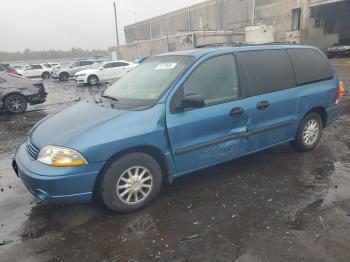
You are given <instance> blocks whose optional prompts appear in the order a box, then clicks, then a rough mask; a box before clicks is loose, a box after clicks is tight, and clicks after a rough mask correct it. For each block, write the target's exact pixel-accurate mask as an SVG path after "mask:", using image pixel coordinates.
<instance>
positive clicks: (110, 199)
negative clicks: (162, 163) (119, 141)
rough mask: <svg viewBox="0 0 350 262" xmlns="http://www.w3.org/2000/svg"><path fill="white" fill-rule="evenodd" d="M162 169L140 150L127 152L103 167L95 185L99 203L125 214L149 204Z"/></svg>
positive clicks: (154, 194)
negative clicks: (100, 201) (101, 201)
mask: <svg viewBox="0 0 350 262" xmlns="http://www.w3.org/2000/svg"><path fill="white" fill-rule="evenodd" d="M161 185H162V171H161V168H160V167H159V164H158V162H157V161H156V160H155V159H154V158H153V157H151V156H149V155H147V154H144V153H131V154H127V155H124V156H122V157H121V158H119V159H117V160H115V161H113V162H112V163H111V164H109V166H108V167H107V168H106V170H105V172H104V174H103V177H102V178H101V181H100V185H99V193H100V197H101V198H102V200H103V202H104V203H105V204H106V205H107V207H109V208H110V209H111V210H113V211H117V212H121V213H129V212H132V211H136V210H138V209H140V208H143V207H144V206H146V205H147V204H149V203H150V202H151V201H152V200H153V199H154V198H155V197H156V196H157V195H158V193H159V191H160V188H161Z"/></svg>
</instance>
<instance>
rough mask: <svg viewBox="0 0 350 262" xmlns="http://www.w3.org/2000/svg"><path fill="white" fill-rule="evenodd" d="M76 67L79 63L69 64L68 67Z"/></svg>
mask: <svg viewBox="0 0 350 262" xmlns="http://www.w3.org/2000/svg"><path fill="white" fill-rule="evenodd" d="M78 66H80V62H73V63H71V64H70V66H69V67H78Z"/></svg>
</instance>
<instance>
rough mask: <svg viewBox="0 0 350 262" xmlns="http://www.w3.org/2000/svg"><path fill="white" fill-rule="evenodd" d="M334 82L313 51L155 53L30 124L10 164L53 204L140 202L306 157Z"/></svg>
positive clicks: (259, 48)
mask: <svg viewBox="0 0 350 262" xmlns="http://www.w3.org/2000/svg"><path fill="white" fill-rule="evenodd" d="M340 85H341V84H340V81H339V80H338V77H337V75H336V73H335V71H334V69H333V67H332V66H331V64H330V63H329V62H328V60H327V58H326V57H325V55H324V54H323V53H321V52H320V51H319V50H318V49H316V48H313V47H309V46H304V45H256V46H254V45H251V46H240V47H227V48H215V49H197V50H189V51H181V52H174V53H167V54H162V55H158V56H154V57H150V58H148V59H147V60H146V61H145V62H144V63H143V64H141V65H140V66H138V67H136V68H135V69H134V70H133V71H131V72H129V73H128V74H126V75H125V76H124V77H122V78H121V79H120V80H118V81H117V82H116V83H114V84H113V85H111V86H110V87H108V88H107V89H106V90H105V91H104V92H103V94H102V95H101V97H100V98H98V99H93V100H91V101H83V102H79V103H77V104H75V105H73V106H72V107H69V108H67V109H65V110H63V111H62V112H58V113H55V114H52V115H50V116H48V117H46V118H45V119H43V120H41V121H40V122H38V123H37V124H36V125H35V126H34V127H33V129H32V130H31V132H30V135H29V138H28V140H27V141H26V142H25V143H23V144H22V145H21V146H20V147H19V148H18V149H17V152H16V154H15V157H14V161H13V168H14V170H15V171H16V173H17V175H18V176H19V177H20V178H21V179H22V180H23V183H24V184H25V185H26V186H27V188H28V189H29V191H30V192H31V193H32V194H33V195H34V196H36V197H37V198H38V199H40V200H41V201H45V202H51V203H67V202H70V203H72V202H88V201H90V200H91V199H92V198H93V196H95V195H96V196H98V197H99V198H101V199H102V200H103V202H104V203H105V204H106V205H107V206H108V207H109V208H110V209H112V210H115V211H118V212H131V211H134V210H137V209H139V208H141V207H144V206H145V205H147V204H148V203H149V202H150V201H152V200H153V199H154V198H155V197H156V196H157V194H158V192H159V190H160V188H161V185H162V184H163V183H171V182H172V181H173V179H174V178H176V177H178V176H181V175H184V174H188V173H190V172H193V171H195V170H199V169H203V168H206V167H208V166H212V165H215V164H218V163H221V162H224V161H229V160H232V159H235V158H238V157H241V156H244V155H247V154H251V153H254V152H257V151H261V150H264V149H267V148H271V147H273V146H276V145H279V144H282V143H287V142H290V143H291V144H292V145H293V146H294V147H295V148H296V149H297V150H298V151H311V150H313V149H314V148H315V147H316V145H317V144H318V142H319V140H320V138H321V133H322V129H323V128H324V127H326V126H327V125H328V124H330V123H331V122H332V121H333V120H335V118H336V116H337V114H338V111H339V100H340V99H341V96H342V93H341V92H340V90H341V88H340Z"/></svg>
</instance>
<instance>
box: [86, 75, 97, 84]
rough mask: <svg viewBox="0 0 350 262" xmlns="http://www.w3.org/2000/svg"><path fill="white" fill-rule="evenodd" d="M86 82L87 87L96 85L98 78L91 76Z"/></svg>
mask: <svg viewBox="0 0 350 262" xmlns="http://www.w3.org/2000/svg"><path fill="white" fill-rule="evenodd" d="M87 82H88V84H89V85H97V83H98V77H97V76H95V75H91V76H89V77H88V80H87Z"/></svg>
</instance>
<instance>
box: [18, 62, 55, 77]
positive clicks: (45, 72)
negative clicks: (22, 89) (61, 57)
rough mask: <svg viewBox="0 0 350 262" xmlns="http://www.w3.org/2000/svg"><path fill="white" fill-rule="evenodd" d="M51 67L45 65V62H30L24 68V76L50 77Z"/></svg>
mask: <svg viewBox="0 0 350 262" xmlns="http://www.w3.org/2000/svg"><path fill="white" fill-rule="evenodd" d="M51 72H52V70H51V68H48V67H46V66H45V64H30V65H26V66H25V67H24V68H23V71H22V74H21V75H22V76H24V77H28V78H30V77H41V78H42V79H49V78H50V76H51Z"/></svg>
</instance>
